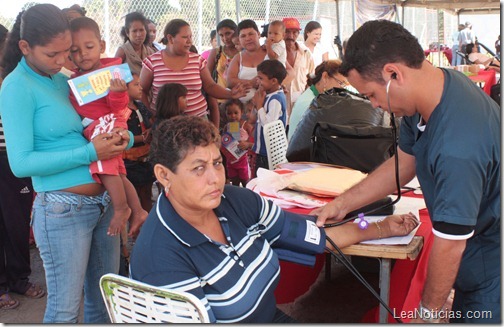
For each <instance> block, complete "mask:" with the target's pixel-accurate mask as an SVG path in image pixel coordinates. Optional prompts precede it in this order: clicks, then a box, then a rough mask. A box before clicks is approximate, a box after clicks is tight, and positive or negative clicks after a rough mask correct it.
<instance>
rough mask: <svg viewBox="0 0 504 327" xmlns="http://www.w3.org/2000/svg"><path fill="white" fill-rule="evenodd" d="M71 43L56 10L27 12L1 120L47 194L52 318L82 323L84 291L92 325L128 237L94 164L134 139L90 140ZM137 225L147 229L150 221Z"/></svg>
mask: <svg viewBox="0 0 504 327" xmlns="http://www.w3.org/2000/svg"><path fill="white" fill-rule="evenodd" d="M71 46H72V38H71V34H70V30H69V25H68V20H67V18H66V17H65V15H64V14H63V13H62V11H61V10H60V9H59V8H57V7H56V6H54V5H51V4H37V5H34V6H33V7H30V8H29V9H27V10H26V11H24V12H22V13H20V14H19V15H18V17H17V19H16V23H15V25H14V27H13V30H12V31H11V33H10V35H9V39H8V41H7V45H6V48H5V51H4V56H3V60H2V63H1V66H2V68H3V73H2V74H3V77H5V78H4V81H3V84H2V88H1V89H0V114H1V116H2V121H3V127H4V134H5V142H6V147H7V154H8V160H9V164H10V167H11V169H12V171H13V173H14V175H15V176H17V177H31V179H32V183H33V187H34V189H35V191H36V192H37V196H36V198H35V200H34V204H33V216H32V226H33V230H34V234H35V240H36V242H37V246H38V248H39V251H40V256H41V258H42V261H43V263H44V270H45V274H46V275H45V277H46V284H47V294H48V296H47V306H46V311H45V315H44V322H45V323H56V322H61V323H75V322H77V317H78V315H79V308H80V302H81V298H82V292H83V289H84V322H86V323H106V322H108V321H109V318H108V314H107V310H106V308H105V306H104V303H103V300H102V298H101V294H100V289H99V279H100V277H101V276H102V275H104V274H106V273H117V272H118V270H119V236H115V237H110V236H108V235H107V228H108V225H109V223H110V219H111V218H112V213H113V212H112V209H111V206H109V203H110V198H109V197H108V195H106V193H104V191H105V190H104V188H103V185H101V184H97V183H96V182H95V181H94V180H93V178H92V177H91V174H90V172H89V164H90V163H91V162H92V161H96V160H103V159H109V158H111V157H114V156H117V155H120V154H122V152H123V150H124V149H125V148H126V147H127V145H129V146H131V144H129V143H130V140H131V141H132V140H133V138H132V137H131V136H130V134H129V133H128V132H127V131H125V130H120V129H117V130H114V131H113V132H112V133H106V134H102V135H99V136H97V137H96V138H94V139H93V141H92V142H88V141H87V140H86V139H85V138H84V136H83V135H82V129H83V127H82V123H81V119H80V117H79V115H78V114H77V113H76V112H75V110H74V109H73V107H72V104H71V103H70V100H69V97H68V95H69V86H68V83H67V78H66V77H65V76H64V75H63V74H61V73H59V72H60V70H61V67H63V64H64V63H65V61H66V58H67V57H68V55H69V53H70V50H71ZM131 143H132V142H131ZM132 224H133V225H134V226H135V227H134V228H137V229H138V228H139V226H138V224H140V222H136V223H132Z"/></svg>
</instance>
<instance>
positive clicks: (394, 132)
mask: <svg viewBox="0 0 504 327" xmlns="http://www.w3.org/2000/svg"><path fill="white" fill-rule="evenodd" d="M396 78H397V74H396V73H393V74H392V75H391V76H390V80H389V81H388V82H387V86H386V92H387V106H388V112H389V114H390V126H391V127H392V142H393V147H394V164H395V181H396V187H397V198H395V199H394V200H393V201H392V202H389V203H387V204H384V205H381V206H379V207H377V208H373V209H370V210H368V211H365V212H360V213H358V214H357V215H353V216H350V217H347V218H345V219H343V220H340V221H338V222H335V223H330V224H324V228H327V227H335V226H340V225H343V224H345V223H347V222H349V221H352V220H355V219H359V222H358V224H359V228H360V229H367V227H368V225H369V223H368V221H367V220H366V219H365V217H366V215H369V214H371V213H374V212H377V211H379V210H382V209H385V208H388V207H390V206H393V205H394V204H396V203H397V202H399V200H401V182H400V180H399V157H398V156H397V145H398V144H397V125H396V121H395V116H394V113H393V112H392V110H391V109H390V96H389V94H390V83H392V80H395V79H396Z"/></svg>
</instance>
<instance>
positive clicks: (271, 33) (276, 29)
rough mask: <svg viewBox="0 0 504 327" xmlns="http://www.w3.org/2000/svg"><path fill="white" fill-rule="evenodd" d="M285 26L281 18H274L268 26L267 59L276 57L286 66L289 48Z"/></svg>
mask: <svg viewBox="0 0 504 327" xmlns="http://www.w3.org/2000/svg"><path fill="white" fill-rule="evenodd" d="M284 35H285V26H284V24H283V22H282V21H281V20H274V21H272V22H271V23H270V24H269V26H268V37H267V38H266V42H265V45H266V51H267V56H266V58H265V60H267V59H276V60H278V61H280V62H281V63H282V65H284V67H285V61H286V60H287V50H286V49H285V41H284Z"/></svg>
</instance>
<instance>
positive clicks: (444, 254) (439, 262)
mask: <svg viewBox="0 0 504 327" xmlns="http://www.w3.org/2000/svg"><path fill="white" fill-rule="evenodd" d="M465 246H466V240H447V239H443V238H440V237H437V236H434V244H433V245H432V249H431V252H430V256H429V264H428V268H427V280H426V282H425V287H424V290H423V295H422V304H423V306H425V307H426V308H428V309H431V310H434V311H437V310H440V309H441V308H442V307H443V305H444V303H445V302H446V299H447V298H448V295H449V294H450V290H451V289H452V287H453V284H454V283H455V279H456V277H457V274H458V270H459V266H460V261H461V259H462V254H463V252H464V250H465Z"/></svg>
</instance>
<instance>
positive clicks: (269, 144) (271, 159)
mask: <svg viewBox="0 0 504 327" xmlns="http://www.w3.org/2000/svg"><path fill="white" fill-rule="evenodd" d="M263 133H264V141H265V143H266V153H267V154H268V168H269V170H273V169H275V166H276V165H278V164H281V163H284V162H288V161H287V157H286V154H287V144H288V143H287V135H285V128H284V125H283V123H282V122H281V121H280V120H275V121H272V122H271V123H267V124H266V125H264V126H263Z"/></svg>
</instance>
